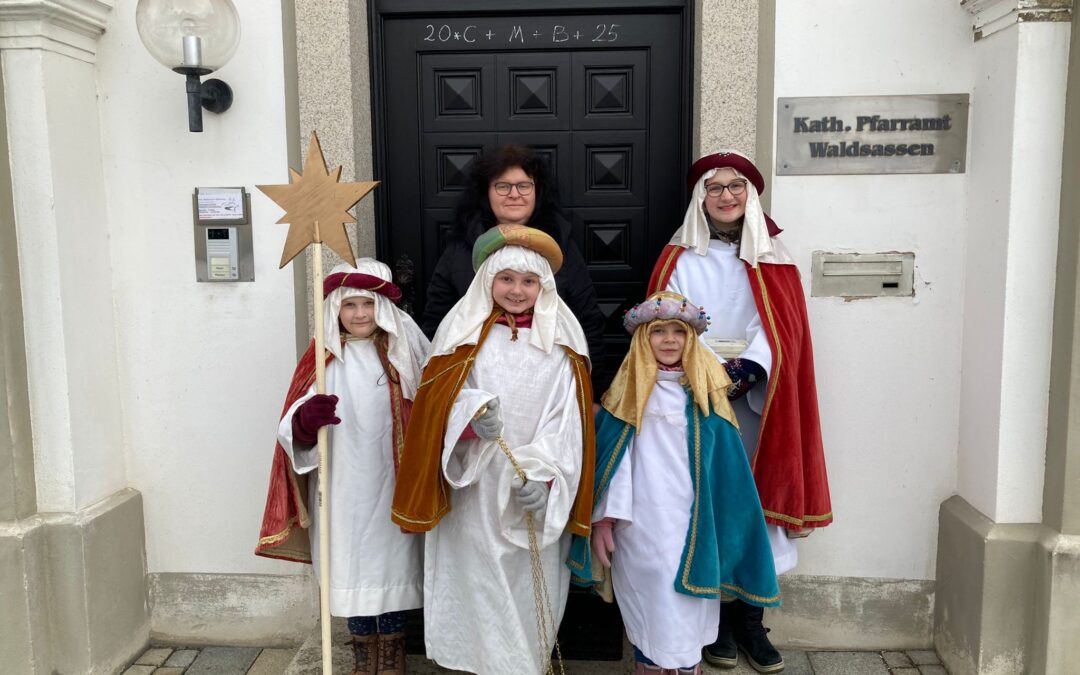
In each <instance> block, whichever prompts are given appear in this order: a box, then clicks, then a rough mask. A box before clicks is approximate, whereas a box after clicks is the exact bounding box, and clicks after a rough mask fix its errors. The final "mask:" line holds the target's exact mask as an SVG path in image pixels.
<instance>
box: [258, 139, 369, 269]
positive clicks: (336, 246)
mask: <svg viewBox="0 0 1080 675" xmlns="http://www.w3.org/2000/svg"><path fill="white" fill-rule="evenodd" d="M340 178H341V167H340V166H339V167H338V168H336V169H334V170H333V171H327V169H326V159H325V158H324V157H323V152H322V147H321V146H320V145H319V137H318V136H317V135H316V134H315V132H314V131H312V132H311V140H310V141H309V142H308V152H307V158H306V159H305V160H304V173H303V175H301V174H299V173H297V172H296V171H295V170H293V169H292V168H291V167H290V168H289V184H288V185H256V186H255V187H257V188H259V189H260V190H262V192H263V193H264V194H265V195H266V196H267V197H269V198H270V199H273V200H274V202H276V203H277V205H278V206H280V207H281V208H283V209H285V215H283V216H282V217H281V219H280V220H278V221H277V222H279V223H289V234H288V235H287V236H286V238H285V249H284V250H283V251H282V253H281V265H280V267H285V265H287V264H289V261H290V260H292V259H293V258H295V257H296V256H297V255H299V254H300V252H301V251H303V250H304V249H305V248H307V246H308V244H312V243H315V242H321V243H324V244H326V245H327V246H329V247H330V248H331V249H333V250H334V252H335V253H337V254H338V255H339V256H340V257H341V259H342V260H344V261H346V262H347V263H349V264H350V265H352V266H354V267H355V266H356V258H355V256H354V255H353V250H352V245H351V244H350V243H349V237H348V234H347V233H346V232H345V224H346V223H355V222H356V218H354V217H353V216H352V215H350V214H349V209H351V208H352V207H354V206H356V204H357V202H359V201H360V200H361V199H363V198H364V196H365V195H367V193H369V192H371V191H372V190H374V189H375V186H376V185H378V184H379V182H378V181H365V182H361V183H339V182H338V181H339V180H340Z"/></svg>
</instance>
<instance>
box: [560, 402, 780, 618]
mask: <svg viewBox="0 0 1080 675" xmlns="http://www.w3.org/2000/svg"><path fill="white" fill-rule="evenodd" d="M686 398H687V404H686V420H687V446H688V447H687V450H688V452H689V455H690V471H691V473H692V475H691V479H692V481H693V485H694V503H693V504H692V505H691V513H690V527H689V528H688V530H689V531H688V532H687V533H686V542H685V543H684V545H683V552H682V559H681V561H680V563H679V570H680V573H679V575H678V577H677V578H676V579H673V580H672V582H673V583H674V585H675V590H676V591H677V592H679V593H683V594H685V595H691V596H694V597H698V598H719V597H721V595H723V596H724V599H730V598H731V597H735V598H738V599H739V600H742V601H743V602H747V603H749V604H752V605H757V606H759V607H775V606H777V605H779V604H780V588H779V586H778V585H777V581H776V568H775V567H774V566H773V557H772V548H771V547H770V545H769V535H768V531H767V530H766V526H765V515H764V514H763V513H762V510H761V501H760V500H759V499H758V495H757V488H756V487H755V484H754V476H753V474H752V473H751V471H750V463H749V462H748V461H747V459H746V452H745V450H743V444H742V440H741V438H740V437H739V431H738V429H737V428H735V426H733V425H732V424H731V423H730V422H728V421H727V420H726V419H724V418H722V417H721V416H720V415H717V414H715V413H714V414H711V415H709V416H708V417H705V416H703V415H702V414H701V411H700V410H699V409H698V408H697V407H696V406H695V405H694V401H693V397H692V396H687V397H686ZM635 431H636V430H635V429H634V426H633V425H631V424H629V423H627V422H624V421H622V420H621V419H619V418H617V417H615V416H614V415H612V414H611V413H610V412H608V411H607V410H605V409H601V410H600V412H599V413H597V415H596V481H595V485H594V488H593V504H599V503H600V500H601V499H603V498H604V494H605V493H606V492H607V488H608V485H610V483H611V479H612V477H613V476H614V475H615V471H616V470H617V469H618V467H619V463H620V462H621V461H622V458H623V456H625V454H626V448H627V446H628V445H629V443H630V441H631V439H632V438H633V437H634V433H635ZM630 527H633V525H631V526H630ZM616 555H617V553H616ZM566 564H567V566H568V567H569V568H570V571H571V581H572V582H573V583H574V584H576V585H578V586H586V587H588V586H593V585H595V584H596V583H597V582H598V581H599V580H598V579H595V578H593V574H592V569H593V561H592V548H591V546H590V542H589V538H588V537H584V536H581V535H574V537H573V540H572V542H571V548H570V556H569V557H568V558H567V561H566Z"/></svg>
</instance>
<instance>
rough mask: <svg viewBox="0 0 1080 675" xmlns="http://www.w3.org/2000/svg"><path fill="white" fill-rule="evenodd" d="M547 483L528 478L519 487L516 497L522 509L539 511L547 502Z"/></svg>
mask: <svg viewBox="0 0 1080 675" xmlns="http://www.w3.org/2000/svg"><path fill="white" fill-rule="evenodd" d="M550 489H551V488H549V487H548V486H547V483H542V482H540V481H536V480H527V481H525V484H524V485H522V486H521V487H519V488H517V492H516V493H515V495H514V496H515V497H517V502H518V504H519V505H520V506H521V508H522V509H524V510H526V511H539V510H540V509H542V508H544V505H545V504H547V498H548V490H550Z"/></svg>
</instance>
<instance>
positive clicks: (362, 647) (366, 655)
mask: <svg viewBox="0 0 1080 675" xmlns="http://www.w3.org/2000/svg"><path fill="white" fill-rule="evenodd" d="M378 639H379V635H378V633H372V634H371V635H353V636H351V637H349V644H350V645H352V648H353V659H354V664H355V665H354V669H353V675H376V670H375V668H376V667H377V666H378V661H379V654H378V651H377V649H376V641H377V640H378Z"/></svg>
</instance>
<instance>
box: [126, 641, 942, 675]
mask: <svg viewBox="0 0 1080 675" xmlns="http://www.w3.org/2000/svg"><path fill="white" fill-rule="evenodd" d="M337 637H341V636H335V638H337ZM334 643H335V647H334V672H335V673H338V674H339V675H348V674H349V673H351V672H352V663H351V654H349V653H348V651H347V648H346V647H345V645H344V642H343V640H339V639H335V640H334ZM782 653H783V655H784V661H785V664H786V667H785V668H784V671H783V672H784V673H785V674H786V675H948V671H946V670H945V667H944V666H942V665H941V662H940V660H939V659H938V657H937V654H935V653H934V652H933V651H932V650H910V651H862V652H815V651H783V652H782ZM321 664H322V661H321V656H320V653H319V636H318V634H316V635H314V636H313V638H312V639H309V640H308V641H307V642H306V643H304V645H303V646H301V647H299V648H293V649H279V648H265V649H264V648H260V647H206V646H204V647H171V646H163V645H158V646H151V647H149V648H148V649H147V650H146V651H145V652H143V654H142V656H140V657H139V658H138V659H136V660H135V663H133V664H132V665H131V666H129V667H128V668H127V669H126V670H124V671H123V675H318V674H319V673H320V672H321ZM704 670H705V673H708V674H709V675H718V674H720V673H725V674H728V675H751V674H752V673H754V672H755V671H754V670H753V669H752V668H750V666H749V665H747V664H746V663H745V659H744V658H742V657H741V656H740V660H739V665H738V666H737V667H736V668H734V669H732V670H720V669H718V668H714V667H712V666H709V665H707V664H704ZM633 671H634V665H633V663H632V661H631V660H630V659H629V658H626V659H624V660H623V661H618V662H614V661H567V662H566V674H567V675H608V674H611V675H615V674H619V675H629V674H630V673H633ZM409 672H410V673H411V674H412V675H434V674H445V673H450V672H452V671H449V670H446V669H444V668H440V667H439V666H437V665H435V664H434V663H432V662H431V661H428V660H426V659H424V658H423V657H419V656H410V657H409ZM508 675H514V674H508Z"/></svg>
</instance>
